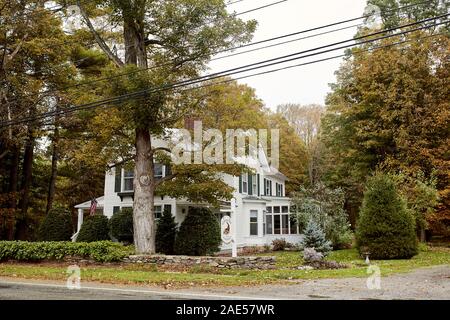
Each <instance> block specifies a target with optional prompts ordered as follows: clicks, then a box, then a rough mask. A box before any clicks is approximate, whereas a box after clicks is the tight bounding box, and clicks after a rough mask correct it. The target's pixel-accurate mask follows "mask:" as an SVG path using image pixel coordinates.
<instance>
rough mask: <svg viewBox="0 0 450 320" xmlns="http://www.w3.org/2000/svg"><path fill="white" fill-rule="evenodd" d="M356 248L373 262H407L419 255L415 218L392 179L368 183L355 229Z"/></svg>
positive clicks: (379, 178)
mask: <svg viewBox="0 0 450 320" xmlns="http://www.w3.org/2000/svg"><path fill="white" fill-rule="evenodd" d="M356 245H357V248H358V250H359V252H360V253H361V254H365V253H369V255H370V258H372V259H409V258H411V257H413V256H415V255H416V254H417V253H418V241H417V237H416V232H415V224H414V218H413V216H412V214H411V213H410V212H409V211H408V210H407V207H406V203H405V201H404V200H403V199H402V198H401V197H400V195H399V194H398V192H397V188H396V186H395V184H394V182H393V181H392V179H391V178H390V177H389V176H387V175H385V174H382V173H378V174H376V175H375V176H373V177H372V178H370V179H369V181H368V183H367V187H366V191H365V193H364V200H363V204H362V207H361V211H360V214H359V220H358V224H357V229H356Z"/></svg>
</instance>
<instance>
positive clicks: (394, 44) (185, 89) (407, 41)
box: [0, 33, 443, 128]
mask: <svg viewBox="0 0 450 320" xmlns="http://www.w3.org/2000/svg"><path fill="white" fill-rule="evenodd" d="M441 35H443V34H442V33H438V34H433V35H428V36H424V37H419V38H417V39H410V40H403V41H399V42H395V43H391V44H388V45H382V46H375V47H372V48H367V49H363V50H360V51H357V52H354V53H353V54H354V55H359V54H361V53H363V52H368V51H371V52H374V51H378V50H381V49H385V48H390V47H394V46H397V45H400V44H405V43H410V42H415V41H418V40H423V39H427V38H432V37H436V36H441ZM343 57H346V54H341V55H336V56H332V57H327V58H323V59H318V60H313V61H309V62H304V63H300V64H295V65H290V66H286V67H281V68H276V69H271V70H267V71H263V72H258V73H253V74H250V75H246V76H241V77H237V78H232V79H224V80H220V81H214V82H209V83H206V84H204V85H201V86H197V87H191V88H182V89H181V90H180V91H190V90H198V89H202V88H206V87H210V86H215V85H219V84H225V83H229V82H234V81H239V80H242V79H248V78H252V77H256V76H261V75H266V74H271V73H275V72H279V71H283V70H288V69H293V68H297V67H302V66H307V65H312V64H316V63H320V62H326V61H330V60H334V59H338V58H343ZM145 98H146V96H141V97H137V98H136V99H135V101H140V100H144V99H145ZM106 106H107V105H102V106H99V107H106ZM51 124H52V123H44V124H43V126H47V125H51ZM0 128H1V126H0Z"/></svg>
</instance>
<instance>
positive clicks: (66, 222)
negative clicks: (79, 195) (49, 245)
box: [38, 208, 73, 241]
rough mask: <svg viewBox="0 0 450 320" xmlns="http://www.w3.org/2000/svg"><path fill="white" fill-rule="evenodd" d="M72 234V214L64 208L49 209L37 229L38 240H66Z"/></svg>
mask: <svg viewBox="0 0 450 320" xmlns="http://www.w3.org/2000/svg"><path fill="white" fill-rule="evenodd" d="M72 235H73V222H72V214H71V213H70V211H69V210H67V209H64V208H54V209H52V210H50V211H49V212H48V214H47V215H46V216H45V218H44V220H43V221H42V223H41V225H40V227H39V230H38V240H40V241H68V240H70V237H71V236H72Z"/></svg>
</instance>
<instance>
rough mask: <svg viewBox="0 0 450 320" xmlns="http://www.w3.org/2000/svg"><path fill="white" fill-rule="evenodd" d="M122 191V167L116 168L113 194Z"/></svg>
mask: <svg viewBox="0 0 450 320" xmlns="http://www.w3.org/2000/svg"><path fill="white" fill-rule="evenodd" d="M120 191H122V167H116V182H115V185H114V192H120Z"/></svg>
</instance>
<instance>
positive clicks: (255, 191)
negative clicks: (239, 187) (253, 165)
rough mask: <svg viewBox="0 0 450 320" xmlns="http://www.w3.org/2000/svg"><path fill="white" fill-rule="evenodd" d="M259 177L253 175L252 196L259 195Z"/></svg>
mask: <svg viewBox="0 0 450 320" xmlns="http://www.w3.org/2000/svg"><path fill="white" fill-rule="evenodd" d="M257 180H258V176H257V175H256V174H252V186H251V188H252V195H254V196H256V195H258V181H257Z"/></svg>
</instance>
